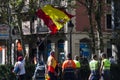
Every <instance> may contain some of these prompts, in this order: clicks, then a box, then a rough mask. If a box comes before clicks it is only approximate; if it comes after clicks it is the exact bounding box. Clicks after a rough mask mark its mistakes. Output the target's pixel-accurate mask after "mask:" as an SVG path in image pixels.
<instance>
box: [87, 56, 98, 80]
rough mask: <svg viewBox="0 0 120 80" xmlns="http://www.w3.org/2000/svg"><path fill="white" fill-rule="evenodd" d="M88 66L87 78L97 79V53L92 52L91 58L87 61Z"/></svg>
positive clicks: (90, 79)
mask: <svg viewBox="0 0 120 80" xmlns="http://www.w3.org/2000/svg"><path fill="white" fill-rule="evenodd" d="M89 66H90V70H91V73H90V76H89V80H99V78H100V76H99V62H98V60H97V55H96V54H94V55H93V57H92V60H91V61H90V62H89Z"/></svg>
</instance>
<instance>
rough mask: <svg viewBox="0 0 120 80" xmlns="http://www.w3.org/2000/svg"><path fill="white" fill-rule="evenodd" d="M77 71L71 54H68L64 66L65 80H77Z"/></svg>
mask: <svg viewBox="0 0 120 80" xmlns="http://www.w3.org/2000/svg"><path fill="white" fill-rule="evenodd" d="M75 69H76V65H75V62H74V61H73V60H72V56H71V53H68V54H67V59H66V60H65V61H64V62H63V64H62V74H63V80H76V78H75Z"/></svg>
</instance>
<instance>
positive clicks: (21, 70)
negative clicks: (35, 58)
mask: <svg viewBox="0 0 120 80" xmlns="http://www.w3.org/2000/svg"><path fill="white" fill-rule="evenodd" d="M17 68H19V71H18V72H17V73H16V74H17V80H25V73H26V72H25V58H24V59H23V57H22V56H19V57H18V61H17V62H16V63H15V66H14V70H13V72H15V70H16V69H17Z"/></svg>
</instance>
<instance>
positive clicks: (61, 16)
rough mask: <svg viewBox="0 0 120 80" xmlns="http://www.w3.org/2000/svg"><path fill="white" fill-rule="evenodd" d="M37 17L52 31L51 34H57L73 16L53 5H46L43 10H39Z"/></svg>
mask: <svg viewBox="0 0 120 80" xmlns="http://www.w3.org/2000/svg"><path fill="white" fill-rule="evenodd" d="M37 16H38V17H39V18H41V19H43V21H44V23H45V24H46V25H47V26H48V27H49V29H50V30H51V34H55V33H57V31H58V30H60V29H61V28H62V27H63V25H64V24H65V23H66V22H68V21H69V20H70V19H71V18H72V17H73V15H71V14H68V13H67V12H65V11H62V10H60V9H57V8H55V7H53V6H51V5H45V6H44V7H43V8H41V9H39V10H38V11H37Z"/></svg>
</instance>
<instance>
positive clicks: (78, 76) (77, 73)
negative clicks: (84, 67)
mask: <svg viewBox="0 0 120 80" xmlns="http://www.w3.org/2000/svg"><path fill="white" fill-rule="evenodd" d="M74 62H75V65H76V70H75V74H76V80H80V66H81V65H80V62H79V56H78V55H76V56H75V57H74Z"/></svg>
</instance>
